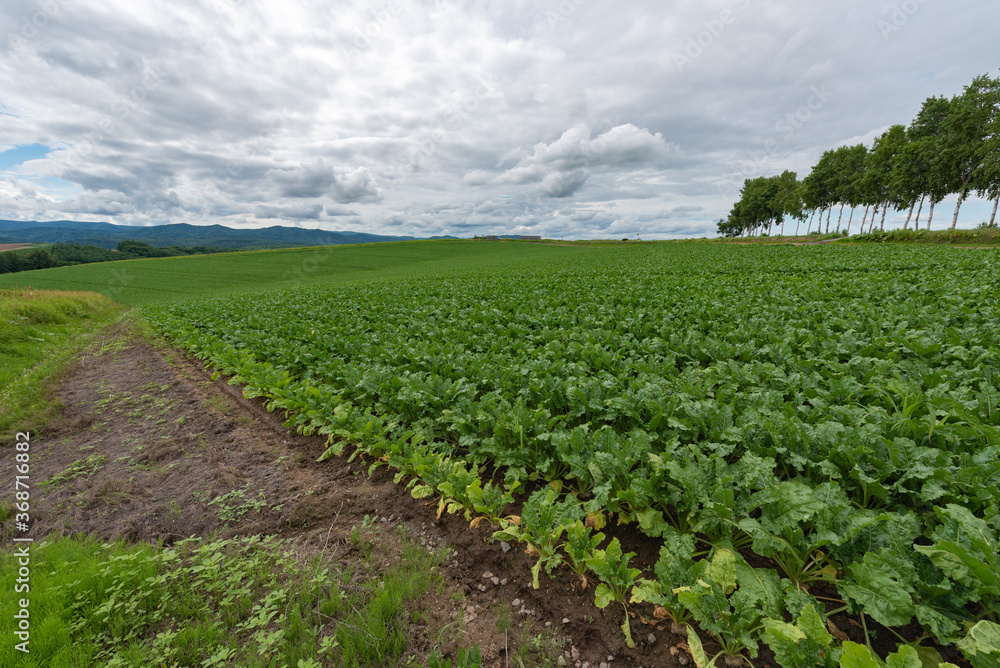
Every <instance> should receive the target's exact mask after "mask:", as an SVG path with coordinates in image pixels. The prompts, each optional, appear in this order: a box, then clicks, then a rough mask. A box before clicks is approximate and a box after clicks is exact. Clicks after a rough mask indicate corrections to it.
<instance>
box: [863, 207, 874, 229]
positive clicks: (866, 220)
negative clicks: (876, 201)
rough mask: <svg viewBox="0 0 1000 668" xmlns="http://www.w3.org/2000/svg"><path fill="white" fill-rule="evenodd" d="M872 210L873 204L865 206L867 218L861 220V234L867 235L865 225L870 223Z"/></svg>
mask: <svg viewBox="0 0 1000 668" xmlns="http://www.w3.org/2000/svg"><path fill="white" fill-rule="evenodd" d="M870 208H872V205H871V204H865V217H864V218H862V219H861V234H864V233H865V223H866V222H868V209H870Z"/></svg>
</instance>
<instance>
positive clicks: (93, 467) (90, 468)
mask: <svg viewBox="0 0 1000 668" xmlns="http://www.w3.org/2000/svg"><path fill="white" fill-rule="evenodd" d="M107 460H108V457H107V455H91V456H89V457H87V458H86V459H78V460H76V461H75V462H73V463H72V464H70V465H69V466H67V467H66V469H65V470H63V471H62V473H59V474H57V475H54V476H52V477H51V478H49V479H48V480H46V481H44V482H42V486H43V487H48V488H50V489H57V488H59V487H60V486H62V485H64V484H66V483H68V482H69V481H71V480H75V479H76V478H79V477H81V476H82V477H89V476H91V475H93V474H95V473H97V472H98V471H99V470H100V469H101V468H102V467H103V466H104V463H105V462H106V461H107Z"/></svg>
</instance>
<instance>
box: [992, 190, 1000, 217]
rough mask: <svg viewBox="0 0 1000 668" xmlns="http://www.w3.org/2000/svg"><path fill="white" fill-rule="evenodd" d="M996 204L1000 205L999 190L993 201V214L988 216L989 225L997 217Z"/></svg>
mask: <svg viewBox="0 0 1000 668" xmlns="http://www.w3.org/2000/svg"><path fill="white" fill-rule="evenodd" d="M997 205H1000V192H998V193H997V198H996V199H995V200H994V201H993V215H992V216H990V225H992V224H993V223H994V222H995V221H996V219H997Z"/></svg>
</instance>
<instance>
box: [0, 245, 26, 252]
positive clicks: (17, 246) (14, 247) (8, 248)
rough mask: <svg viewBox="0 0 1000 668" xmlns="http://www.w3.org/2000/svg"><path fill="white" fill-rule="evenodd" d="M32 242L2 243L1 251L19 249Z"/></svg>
mask: <svg viewBox="0 0 1000 668" xmlns="http://www.w3.org/2000/svg"><path fill="white" fill-rule="evenodd" d="M29 246H31V244H0V253H2V252H4V251H9V250H17V249H18V248H27V247H29Z"/></svg>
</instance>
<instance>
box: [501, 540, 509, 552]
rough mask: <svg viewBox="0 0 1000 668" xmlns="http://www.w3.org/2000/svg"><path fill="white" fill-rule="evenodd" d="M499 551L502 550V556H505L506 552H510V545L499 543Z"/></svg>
mask: <svg viewBox="0 0 1000 668" xmlns="http://www.w3.org/2000/svg"><path fill="white" fill-rule="evenodd" d="M500 549H501V550H503V553H504V554H507V553H508V552H510V543H505V542H503V541H500Z"/></svg>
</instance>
